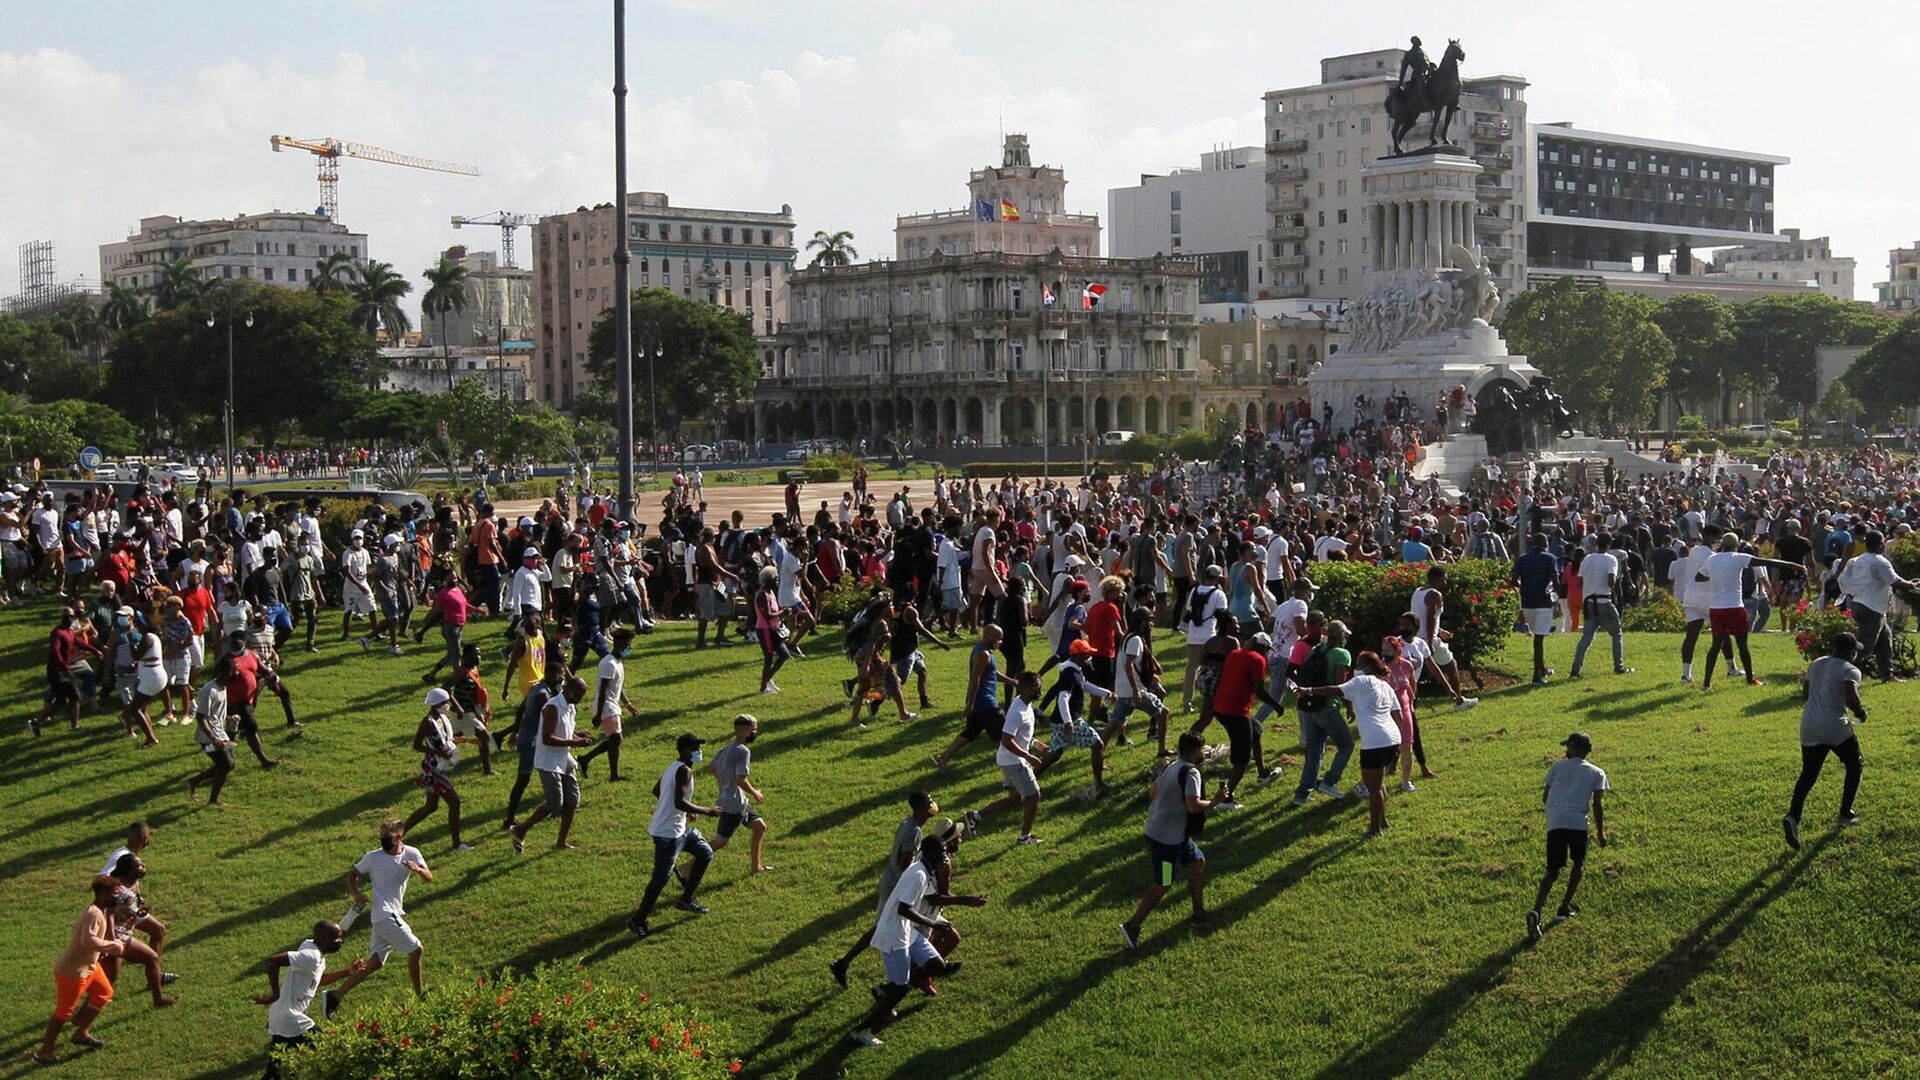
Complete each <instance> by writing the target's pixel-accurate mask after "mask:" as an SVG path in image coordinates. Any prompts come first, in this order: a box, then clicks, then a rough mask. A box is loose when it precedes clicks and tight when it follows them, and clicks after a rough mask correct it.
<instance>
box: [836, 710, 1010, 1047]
mask: <svg viewBox="0 0 1920 1080" xmlns="http://www.w3.org/2000/svg"><path fill="white" fill-rule="evenodd" d="M1027 678H1032V676H1027ZM947 861H948V853H947V841H946V840H944V839H942V838H940V837H938V836H929V837H927V838H926V839H924V840H922V841H921V842H920V861H918V862H916V863H914V864H913V865H912V866H909V867H907V868H906V870H904V871H902V872H901V874H900V880H899V881H897V882H895V883H894V886H893V892H892V893H890V894H889V895H888V896H887V902H886V904H885V905H883V906H882V908H881V910H880V915H879V917H878V918H877V919H875V920H874V924H873V948H874V949H875V950H877V951H878V952H879V953H880V961H881V964H882V965H883V966H884V967H885V969H886V979H887V981H886V982H884V983H882V984H880V985H878V986H876V987H874V989H873V1008H872V1010H871V1011H869V1012H868V1013H867V1018H866V1020H865V1021H864V1022H863V1023H862V1024H861V1026H860V1028H859V1029H858V1030H856V1031H854V1032H853V1034H852V1035H851V1036H850V1037H851V1038H852V1039H853V1041H855V1042H857V1043H860V1044H862V1045H865V1046H880V1045H882V1042H881V1039H880V1035H879V1032H880V1031H881V1030H883V1029H884V1028H885V1027H886V1026H887V1025H888V1024H890V1023H892V1022H893V1021H895V1020H897V1019H899V1017H900V1014H899V1013H897V1012H895V1011H894V1006H896V1005H898V1004H900V1002H901V1001H902V1000H904V999H905V998H906V996H907V991H908V989H909V988H910V987H911V986H912V985H913V984H915V983H917V982H922V981H924V980H927V979H931V978H933V977H934V976H939V975H951V974H953V973H955V972H957V971H959V970H960V965H959V964H958V963H955V962H952V961H948V960H945V959H943V958H942V957H941V956H940V951H939V950H938V949H935V948H934V947H933V943H932V942H931V941H929V940H928V937H927V933H928V931H930V930H933V929H934V928H935V927H937V926H938V925H939V922H938V920H936V919H934V918H932V917H931V916H928V915H926V914H924V913H923V912H922V910H921V908H922V906H923V905H924V906H931V907H935V908H939V907H946V906H949V905H954V904H959V905H964V906H966V907H980V906H982V905H984V904H985V903H986V902H987V898H986V897H984V896H957V895H953V894H949V893H945V892H940V891H937V890H938V885H937V884H936V883H937V881H938V877H939V872H940V871H941V870H942V869H944V868H945V867H946V865H947Z"/></svg>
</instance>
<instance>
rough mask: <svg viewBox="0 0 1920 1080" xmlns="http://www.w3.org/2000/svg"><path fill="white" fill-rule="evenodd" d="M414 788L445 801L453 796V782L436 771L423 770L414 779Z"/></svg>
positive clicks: (444, 774) (445, 775)
mask: <svg viewBox="0 0 1920 1080" xmlns="http://www.w3.org/2000/svg"><path fill="white" fill-rule="evenodd" d="M413 786H414V787H417V788H420V789H421V790H423V791H425V792H427V793H428V794H430V795H438V796H440V797H441V798H443V799H444V798H447V797H448V796H450V795H452V794H453V781H452V780H451V779H449V778H448V776H447V774H446V773H443V772H440V771H438V770H436V769H421V770H420V771H419V773H417V774H415V776H414V778H413Z"/></svg>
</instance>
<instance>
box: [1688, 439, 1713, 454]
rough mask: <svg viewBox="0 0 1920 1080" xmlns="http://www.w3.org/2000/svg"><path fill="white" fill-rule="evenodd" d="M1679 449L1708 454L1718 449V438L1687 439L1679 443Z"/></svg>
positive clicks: (1691, 452) (1690, 452)
mask: <svg viewBox="0 0 1920 1080" xmlns="http://www.w3.org/2000/svg"><path fill="white" fill-rule="evenodd" d="M1680 449H1682V450H1685V451H1686V452H1687V453H1689V454H1710V453H1712V452H1713V451H1715V450H1718V449H1720V440H1718V439H1687V440H1685V441H1684V442H1682V443H1681V444H1680Z"/></svg>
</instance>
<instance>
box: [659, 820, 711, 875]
mask: <svg viewBox="0 0 1920 1080" xmlns="http://www.w3.org/2000/svg"><path fill="white" fill-rule="evenodd" d="M682 852H685V853H686V854H688V855H691V856H693V861H694V862H697V863H704V862H707V861H708V860H710V859H712V858H713V849H712V848H710V847H708V846H707V838H706V837H704V836H701V835H700V830H699V829H692V828H690V829H688V830H687V831H686V832H685V833H683V834H682V835H680V836H675V837H662V836H656V837H654V838H653V878H652V881H651V882H650V884H651V885H654V886H660V885H665V884H666V883H667V879H668V878H670V877H672V876H673V863H674V860H676V859H678V858H679V857H680V854H681V853H682Z"/></svg>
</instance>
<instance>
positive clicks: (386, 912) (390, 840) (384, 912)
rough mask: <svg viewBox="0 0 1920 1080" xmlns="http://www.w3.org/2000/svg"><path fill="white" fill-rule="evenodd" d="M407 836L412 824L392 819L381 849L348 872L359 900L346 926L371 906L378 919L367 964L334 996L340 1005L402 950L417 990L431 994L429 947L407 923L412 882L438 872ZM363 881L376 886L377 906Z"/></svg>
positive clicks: (371, 930) (383, 825)
mask: <svg viewBox="0 0 1920 1080" xmlns="http://www.w3.org/2000/svg"><path fill="white" fill-rule="evenodd" d="M406 836H407V827H406V825H404V824H403V823H401V822H400V821H399V820H398V819H395V818H389V819H387V820H386V821H384V822H382V823H381V824H380V846H379V847H377V848H375V849H373V850H372V851H369V852H367V853H366V854H365V855H362V856H361V857H360V861H359V862H357V863H354V864H353V869H351V870H349V871H347V892H349V893H350V894H352V896H353V907H352V908H350V909H348V912H347V916H346V917H345V918H343V919H341V920H340V922H341V924H342V925H351V924H352V922H353V920H354V919H355V918H356V917H357V916H358V915H359V914H360V913H361V912H363V911H366V910H368V909H369V908H371V909H372V916H373V917H372V919H371V921H370V922H369V924H368V931H369V933H370V934H371V939H370V940H369V941H368V942H367V961H366V964H365V966H364V967H361V968H360V970H358V971H356V972H354V973H353V974H350V975H348V976H347V978H346V979H345V980H343V985H342V986H341V987H340V989H339V990H337V991H335V992H334V999H335V1001H336V1002H337V1001H338V1000H339V999H340V998H343V997H345V996H347V991H349V990H351V989H353V988H354V987H356V986H358V985H360V981H361V980H362V979H365V978H366V977H367V976H369V975H371V974H373V973H374V972H376V971H379V970H380V969H381V968H382V967H385V966H386V962H387V957H388V956H389V955H391V954H393V953H394V952H396V951H397V952H402V953H405V954H406V956H407V974H408V976H409V977H411V978H412V980H413V992H414V993H415V994H422V993H425V992H426V991H425V989H424V988H423V987H422V985H421V981H420V959H421V955H422V954H423V953H424V952H425V951H426V947H425V946H424V945H421V944H420V939H419V938H417V937H415V936H414V933H413V927H411V926H409V925H407V911H406V901H407V883H408V882H410V881H412V880H413V878H414V875H416V874H417V875H419V877H420V880H421V881H428V882H430V881H432V880H433V871H432V870H430V869H428V868H427V857H426V856H425V855H422V854H420V849H419V848H417V847H412V846H410V845H409V844H407V843H406ZM362 881H370V882H372V883H373V902H372V903H371V904H369V903H368V902H367V895H366V893H364V892H362V891H360V883H361V882H362ZM329 1011H331V1010H329Z"/></svg>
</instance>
